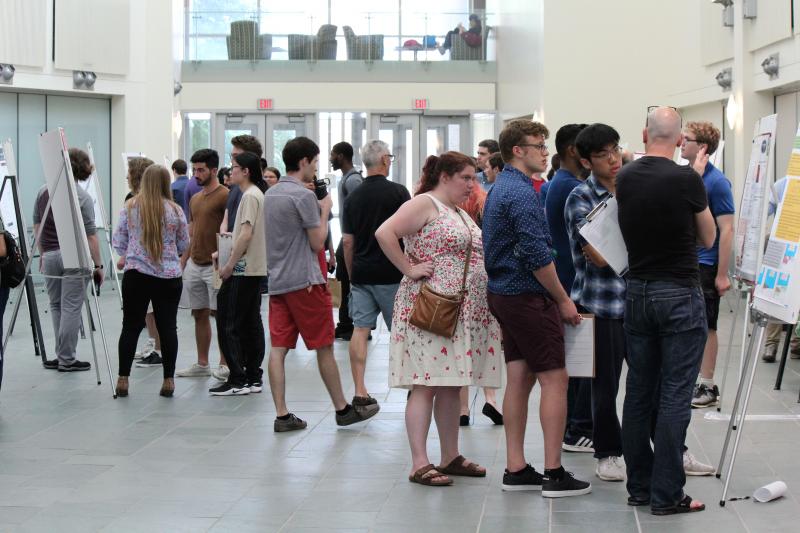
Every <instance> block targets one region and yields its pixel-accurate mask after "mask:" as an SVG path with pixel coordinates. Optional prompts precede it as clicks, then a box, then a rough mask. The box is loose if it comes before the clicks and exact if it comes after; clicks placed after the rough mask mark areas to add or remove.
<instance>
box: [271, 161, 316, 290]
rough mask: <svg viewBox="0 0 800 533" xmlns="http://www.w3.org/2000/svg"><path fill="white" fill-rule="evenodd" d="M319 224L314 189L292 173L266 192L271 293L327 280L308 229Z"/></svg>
mask: <svg viewBox="0 0 800 533" xmlns="http://www.w3.org/2000/svg"><path fill="white" fill-rule="evenodd" d="M319 225H320V208H319V202H317V197H316V196H315V195H314V193H313V192H311V191H310V190H308V189H306V188H305V186H304V185H303V184H302V183H301V182H300V181H298V180H296V179H295V178H293V177H291V176H283V177H281V179H280V180H278V183H276V184H275V185H273V186H272V187H270V188H269V189H268V190H267V192H266V193H265V195H264V230H265V235H266V238H267V271H268V272H269V293H270V294H271V295H273V294H286V293H287V292H293V291H297V290H300V289H305V288H306V287H308V286H310V285H321V284H324V283H325V278H323V277H322V271H321V270H320V266H319V261H318V260H317V254H316V253H315V252H314V250H312V249H311V244H310V243H309V242H308V234H307V233H306V230H307V229H309V228H316V227H317V226H319Z"/></svg>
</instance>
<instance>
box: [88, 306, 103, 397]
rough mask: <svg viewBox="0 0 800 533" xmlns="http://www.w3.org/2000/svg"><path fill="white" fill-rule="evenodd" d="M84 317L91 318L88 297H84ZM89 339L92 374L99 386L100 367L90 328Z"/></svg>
mask: <svg viewBox="0 0 800 533" xmlns="http://www.w3.org/2000/svg"><path fill="white" fill-rule="evenodd" d="M86 315H87V316H91V309H90V308H89V296H88V295H87V296H86ZM89 338H90V339H91V341H92V356H93V357H94V372H95V374H96V375H97V384H98V385H100V365H98V364H97V346H95V343H94V333H92V330H91V328H90V329H89Z"/></svg>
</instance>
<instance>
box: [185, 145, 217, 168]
mask: <svg viewBox="0 0 800 533" xmlns="http://www.w3.org/2000/svg"><path fill="white" fill-rule="evenodd" d="M190 161H191V162H192V163H205V164H206V166H207V167H208V168H210V169H211V168H219V154H218V153H217V151H216V150H212V149H211V148H203V149H202V150H198V151H196V152H195V153H193V154H192V158H191V159H190Z"/></svg>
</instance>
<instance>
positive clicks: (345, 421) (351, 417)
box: [336, 405, 378, 426]
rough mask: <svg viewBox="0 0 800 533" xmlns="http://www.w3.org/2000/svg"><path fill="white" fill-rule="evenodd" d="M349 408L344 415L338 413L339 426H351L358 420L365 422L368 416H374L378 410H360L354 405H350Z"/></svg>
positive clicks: (337, 422)
mask: <svg viewBox="0 0 800 533" xmlns="http://www.w3.org/2000/svg"><path fill="white" fill-rule="evenodd" d="M348 407H349V409H348V410H347V412H346V413H344V414H343V415H340V414H339V413H336V425H337V426H349V425H350V424H355V423H357V422H363V421H364V420H366V419H368V418H372V417H373V416H375V414H376V413H377V412H378V411H371V412H370V411H367V412H363V413H362V412H359V411H357V410H356V409H355V408H354V407H353V406H352V405H348Z"/></svg>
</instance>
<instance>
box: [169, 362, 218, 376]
mask: <svg viewBox="0 0 800 533" xmlns="http://www.w3.org/2000/svg"><path fill="white" fill-rule="evenodd" d="M175 375H176V376H178V377H179V378H195V377H203V376H210V375H211V368H210V367H209V366H208V365H206V366H203V365H198V364H197V363H194V364H193V365H192V366H190V367H189V368H184V369H183V370H178V371H177V372H175Z"/></svg>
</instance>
